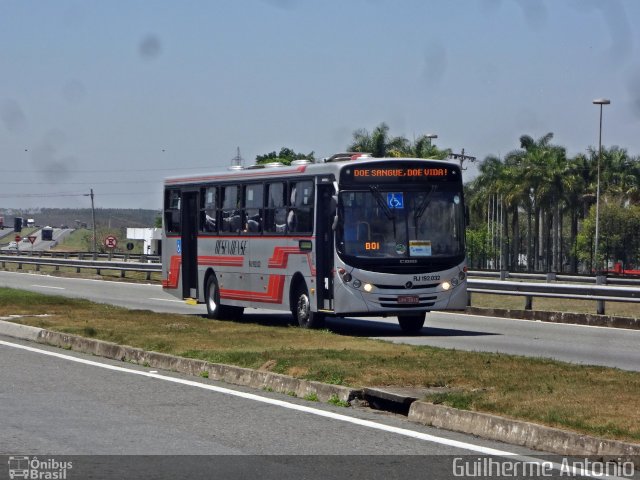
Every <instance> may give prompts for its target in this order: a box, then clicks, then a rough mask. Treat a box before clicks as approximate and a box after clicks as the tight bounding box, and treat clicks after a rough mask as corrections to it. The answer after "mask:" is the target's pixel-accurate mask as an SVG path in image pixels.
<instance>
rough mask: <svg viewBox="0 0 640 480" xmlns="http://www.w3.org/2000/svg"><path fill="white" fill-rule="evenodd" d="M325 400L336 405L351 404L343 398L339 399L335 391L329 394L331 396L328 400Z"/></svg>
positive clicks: (346, 405)
mask: <svg viewBox="0 0 640 480" xmlns="http://www.w3.org/2000/svg"><path fill="white" fill-rule="evenodd" d="M327 402H328V403H330V404H331V405H335V406H337V407H350V406H351V405H350V404H349V402H346V401H344V400H340V398H338V396H337V395H336V394H335V393H334V394H333V395H331V398H329V400H328V401H327Z"/></svg>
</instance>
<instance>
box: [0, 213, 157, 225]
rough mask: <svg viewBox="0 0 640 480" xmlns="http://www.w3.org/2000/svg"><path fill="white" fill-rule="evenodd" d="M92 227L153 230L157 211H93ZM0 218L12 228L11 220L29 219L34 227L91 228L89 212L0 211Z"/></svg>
mask: <svg viewBox="0 0 640 480" xmlns="http://www.w3.org/2000/svg"><path fill="white" fill-rule="evenodd" d="M95 214H96V226H97V227H104V228H117V229H120V228H127V227H138V228H144V227H154V226H155V223H156V218H158V217H159V216H160V212H159V211H157V210H143V209H135V208H96V209H95ZM0 216H2V217H4V223H5V226H7V227H13V218H14V217H23V218H24V219H25V221H26V219H27V218H33V219H34V220H35V224H36V225H39V226H41V227H44V226H51V227H62V226H67V227H71V228H75V227H78V226H80V225H83V224H84V225H92V224H93V222H92V219H91V209H90V208H38V209H34V208H31V209H24V210H21V209H15V208H12V209H2V208H0Z"/></svg>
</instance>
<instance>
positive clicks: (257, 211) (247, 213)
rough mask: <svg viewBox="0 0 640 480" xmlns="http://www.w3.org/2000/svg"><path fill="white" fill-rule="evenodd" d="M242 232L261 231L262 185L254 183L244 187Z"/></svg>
mask: <svg viewBox="0 0 640 480" xmlns="http://www.w3.org/2000/svg"><path fill="white" fill-rule="evenodd" d="M244 207H245V210H244V218H245V225H244V231H245V232H249V233H259V232H261V231H262V184H261V183H256V184H252V185H247V186H245V187H244Z"/></svg>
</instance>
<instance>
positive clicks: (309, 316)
mask: <svg viewBox="0 0 640 480" xmlns="http://www.w3.org/2000/svg"><path fill="white" fill-rule="evenodd" d="M291 313H292V314H293V319H294V320H295V321H296V322H297V323H298V325H299V326H300V327H302V328H322V327H323V326H324V315H323V314H321V313H318V312H313V311H311V300H310V298H309V292H308V290H307V287H306V286H305V285H304V284H301V285H299V286H298V288H297V289H296V293H295V295H294V304H293V309H292V312H291Z"/></svg>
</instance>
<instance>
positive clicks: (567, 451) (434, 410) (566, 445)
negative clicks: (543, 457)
mask: <svg viewBox="0 0 640 480" xmlns="http://www.w3.org/2000/svg"><path fill="white" fill-rule="evenodd" d="M409 420H410V421H412V422H417V423H421V424H423V425H429V426H433V427H437V428H442V429H445V430H453V431H456V432H462V433H467V434H471V435H477V436H479V437H482V438H487V439H489V440H498V441H501V442H506V443H509V444H512V445H520V446H523V447H528V448H532V449H536V450H539V449H541V448H542V449H544V450H545V451H548V452H550V453H557V454H560V455H580V456H597V457H602V459H603V460H604V461H618V462H619V461H630V462H633V463H634V465H635V466H636V469H637V468H638V466H639V465H640V445H637V444H633V443H626V442H621V441H618V440H608V439H603V438H597V437H591V436H588V435H581V434H578V433H574V432H569V431H566V430H560V429H558V428H553V427H547V426H544V425H538V424H535V423H529V422H524V421H521V420H511V419H508V418H504V417H498V416H496V415H491V414H488V413H478V412H471V411H468V410H458V409H455V408H451V407H447V406H444V405H434V404H432V403H427V402H422V401H416V402H413V403H412V404H411V408H410V409H409Z"/></svg>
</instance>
